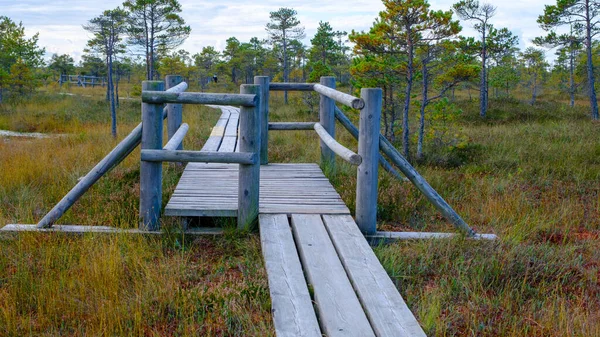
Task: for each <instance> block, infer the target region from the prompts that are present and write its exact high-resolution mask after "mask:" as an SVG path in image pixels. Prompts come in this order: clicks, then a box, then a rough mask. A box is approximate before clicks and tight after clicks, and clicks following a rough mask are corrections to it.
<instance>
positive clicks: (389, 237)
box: [365, 232, 498, 245]
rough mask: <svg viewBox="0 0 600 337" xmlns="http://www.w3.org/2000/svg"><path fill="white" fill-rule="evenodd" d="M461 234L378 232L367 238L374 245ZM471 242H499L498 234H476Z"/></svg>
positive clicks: (435, 238) (446, 237)
mask: <svg viewBox="0 0 600 337" xmlns="http://www.w3.org/2000/svg"><path fill="white" fill-rule="evenodd" d="M459 235H461V234H456V233H431V232H376V233H375V234H373V235H367V236H366V237H365V238H366V239H367V240H368V241H369V242H370V243H371V244H372V245H378V244H380V243H392V242H396V241H400V240H439V239H452V238H455V237H457V236H459ZM468 238H469V239H471V240H490V241H494V240H498V236H497V235H496V234H475V235H474V236H471V237H468Z"/></svg>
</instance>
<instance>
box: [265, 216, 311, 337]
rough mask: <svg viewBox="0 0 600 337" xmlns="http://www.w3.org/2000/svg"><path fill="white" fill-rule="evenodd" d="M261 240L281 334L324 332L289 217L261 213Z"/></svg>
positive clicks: (276, 324) (274, 318)
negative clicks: (316, 312) (307, 282)
mask: <svg viewBox="0 0 600 337" xmlns="http://www.w3.org/2000/svg"><path fill="white" fill-rule="evenodd" d="M259 226H260V242H261V246H262V253H263V257H264V260H265V268H266V270H267V276H268V278H269V293H270V294H271V303H272V309H271V312H272V313H273V322H274V325H275V332H276V334H277V336H278V337H287V336H289V337H295V336H315V337H320V336H321V330H320V329H319V322H318V321H317V316H316V315H315V311H314V309H313V305H312V300H311V298H310V294H309V292H308V287H307V286H306V280H305V279H304V273H303V272H302V266H301V265H300V259H299V257H298V252H297V251H296V246H295V245H294V238H293V237H292V232H291V230H290V225H289V223H288V218H287V216H286V215H283V214H274V215H267V214H263V215H260V216H259Z"/></svg>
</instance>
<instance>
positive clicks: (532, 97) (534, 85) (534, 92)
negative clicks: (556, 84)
mask: <svg viewBox="0 0 600 337" xmlns="http://www.w3.org/2000/svg"><path fill="white" fill-rule="evenodd" d="M532 89H533V90H532V92H531V105H534V104H535V99H536V97H537V74H533V88H532Z"/></svg>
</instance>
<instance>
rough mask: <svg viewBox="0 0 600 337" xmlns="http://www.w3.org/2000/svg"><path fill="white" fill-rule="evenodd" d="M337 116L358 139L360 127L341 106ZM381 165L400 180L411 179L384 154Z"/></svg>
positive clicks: (336, 111)
mask: <svg viewBox="0 0 600 337" xmlns="http://www.w3.org/2000/svg"><path fill="white" fill-rule="evenodd" d="M335 118H336V119H337V120H338V122H340V124H342V126H343V127H344V128H346V130H348V132H349V133H350V135H352V137H354V139H356V140H358V128H357V127H356V126H354V124H352V122H351V121H350V120H349V119H348V117H346V115H344V113H343V112H342V110H340V108H338V107H337V106H336V107H335ZM379 165H381V167H382V168H383V169H384V170H386V171H387V172H388V173H389V174H391V175H392V176H394V177H395V178H396V179H398V180H400V181H409V180H408V179H406V177H403V176H402V175H401V174H400V172H398V171H396V169H395V168H394V167H393V166H392V164H390V162H388V161H387V159H385V157H384V156H382V155H379Z"/></svg>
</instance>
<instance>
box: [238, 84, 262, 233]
mask: <svg viewBox="0 0 600 337" xmlns="http://www.w3.org/2000/svg"><path fill="white" fill-rule="evenodd" d="M259 91H260V86H259V85H255V84H244V85H242V86H241V87H240V93H241V94H242V95H244V96H251V97H254V98H255V100H254V103H255V105H254V107H248V106H242V107H241V108H240V126H239V133H240V134H239V136H238V137H239V142H240V145H239V151H238V152H239V153H252V154H256V155H257V156H259V159H258V160H257V161H256V163H254V164H249V165H247V164H240V167H239V178H238V179H239V185H238V229H250V228H251V227H252V226H253V225H254V223H255V222H256V220H257V219H258V201H259V192H260V191H259V189H260V142H261V134H260V131H261V114H260V110H259V109H260V103H261V102H260V97H261V96H260V92H259Z"/></svg>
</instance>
